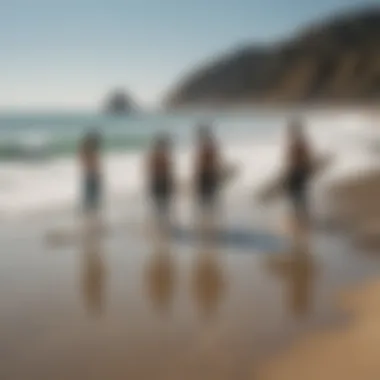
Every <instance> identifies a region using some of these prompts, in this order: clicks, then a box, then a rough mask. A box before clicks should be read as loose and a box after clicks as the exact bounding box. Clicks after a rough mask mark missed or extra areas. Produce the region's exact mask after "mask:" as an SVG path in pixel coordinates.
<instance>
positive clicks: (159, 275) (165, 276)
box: [146, 235, 175, 311]
mask: <svg viewBox="0 0 380 380" xmlns="http://www.w3.org/2000/svg"><path fill="white" fill-rule="evenodd" d="M146 281H147V287H148V291H149V298H150V299H151V300H152V303H153V304H154V306H155V307H156V308H157V309H158V310H160V311H167V310H169V309H170V305H171V302H172V299H173V292H174V285H175V283H174V264H173V258H172V256H171V253H170V250H169V246H168V244H167V239H166V237H165V236H163V235H159V241H158V242H157V246H156V247H155V251H154V252H153V254H152V256H151V258H150V260H149V263H148V266H147V277H146Z"/></svg>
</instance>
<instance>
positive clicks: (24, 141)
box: [0, 134, 149, 161]
mask: <svg viewBox="0 0 380 380" xmlns="http://www.w3.org/2000/svg"><path fill="white" fill-rule="evenodd" d="M1 140H2V141H1V142H0V161H25V160H36V161H38V160H48V159H54V158H59V157H65V156H71V155H73V154H75V153H76V152H77V150H78V144H79V141H80V139H79V137H78V136H54V135H52V136H49V135H44V136H43V135H40V136H38V135H34V136H20V137H17V138H15V137H14V138H7V139H1ZM148 142H149V140H148V138H147V136H142V135H125V134H121V135H111V136H105V137H104V150H105V151H108V152H123V151H134V150H139V149H141V148H143V147H145V146H146V145H147V144H148Z"/></svg>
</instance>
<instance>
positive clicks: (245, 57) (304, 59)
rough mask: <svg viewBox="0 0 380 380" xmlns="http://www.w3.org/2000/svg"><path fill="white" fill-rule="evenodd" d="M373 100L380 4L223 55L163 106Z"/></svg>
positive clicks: (377, 96)
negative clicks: (275, 40)
mask: <svg viewBox="0 0 380 380" xmlns="http://www.w3.org/2000/svg"><path fill="white" fill-rule="evenodd" d="M372 100H380V6H379V7H373V8H367V9H365V10H361V11H357V12H355V13H346V14H344V15H340V16H338V17H335V18H332V19H330V20H327V22H325V23H321V24H317V25H314V26H312V27H311V28H309V29H307V30H304V31H303V32H302V33H300V34H298V35H296V36H295V37H294V38H291V39H289V40H286V41H282V42H280V43H278V44H274V45H268V46H251V47H247V48H244V49H240V50H239V51H235V52H233V53H231V54H229V55H227V56H224V57H222V58H221V59H218V60H216V61H214V62H212V63H209V64H208V65H206V66H205V67H204V68H202V69H199V70H197V71H196V72H195V73H193V74H192V75H190V76H188V77H187V78H185V80H183V81H182V82H181V83H179V85H177V86H176V87H175V88H174V90H173V91H171V92H170V95H169V96H168V97H167V98H166V99H165V101H164V105H165V106H166V107H169V108H174V107H181V106H194V105H196V106H198V105H225V104H243V103H245V104H246V103H252V104H254V103H273V102H284V103H289V102H294V103H296V102H297V103H299V102H311V103H312V102H329V101H334V102H339V101H341V102H357V101H360V102H362V101H372Z"/></svg>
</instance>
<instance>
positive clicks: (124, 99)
mask: <svg viewBox="0 0 380 380" xmlns="http://www.w3.org/2000/svg"><path fill="white" fill-rule="evenodd" d="M136 108H137V107H136V104H135V103H134V102H133V101H132V99H131V98H130V97H129V96H128V95H127V94H126V93H125V92H124V91H122V90H115V91H113V92H112V93H111V94H110V95H109V96H108V97H107V99H106V103H105V112H106V113H109V114H115V115H125V114H130V113H131V112H134V111H135V110H136Z"/></svg>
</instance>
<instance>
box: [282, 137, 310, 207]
mask: <svg viewBox="0 0 380 380" xmlns="http://www.w3.org/2000/svg"><path fill="white" fill-rule="evenodd" d="M289 160H290V167H289V174H288V178H287V190H288V194H289V197H290V200H291V202H292V204H293V206H294V208H295V210H296V211H297V212H298V211H300V212H307V210H308V200H307V192H308V183H309V178H310V165H309V164H310V162H309V153H308V149H307V147H306V146H305V145H304V144H301V143H296V144H294V146H292V147H291V149H290V158H289Z"/></svg>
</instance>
